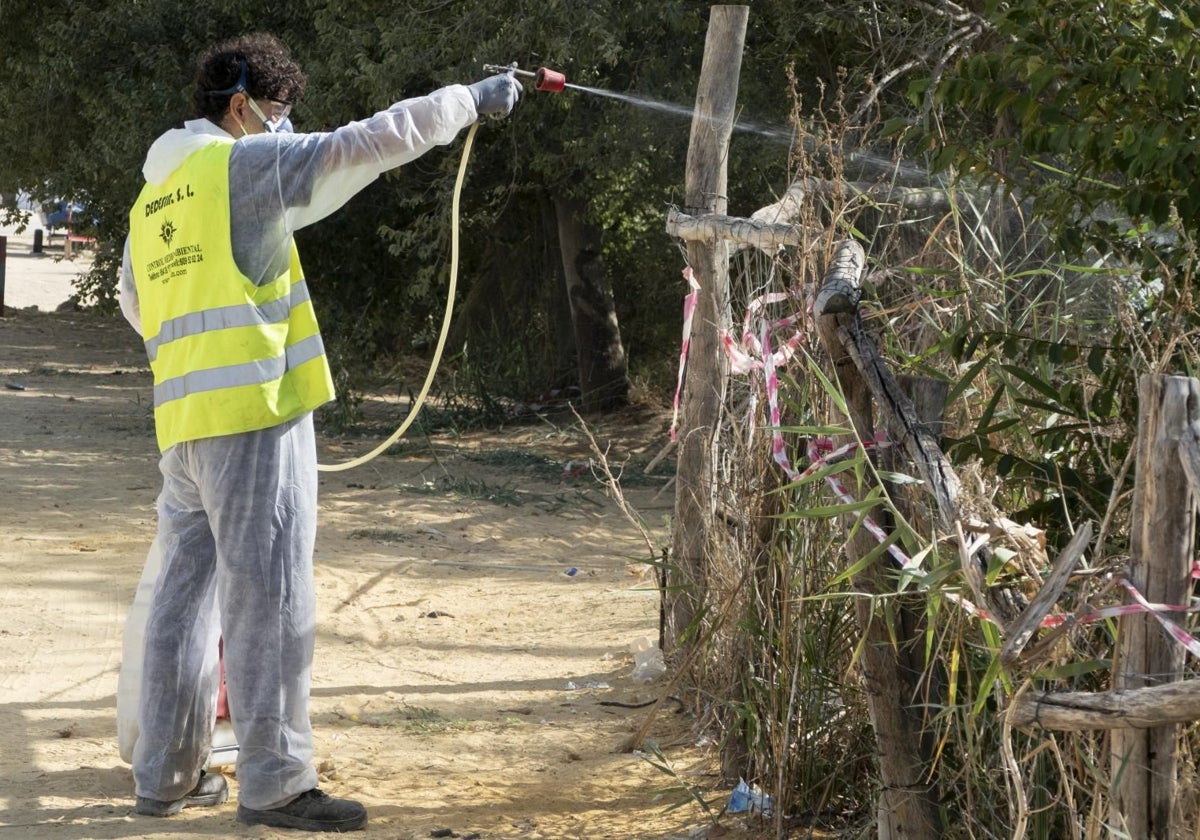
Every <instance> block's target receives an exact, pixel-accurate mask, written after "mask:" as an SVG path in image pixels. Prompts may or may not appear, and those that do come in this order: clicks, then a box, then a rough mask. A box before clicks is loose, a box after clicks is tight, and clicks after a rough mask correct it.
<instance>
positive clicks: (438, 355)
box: [317, 122, 479, 472]
mask: <svg viewBox="0 0 1200 840" xmlns="http://www.w3.org/2000/svg"><path fill="white" fill-rule="evenodd" d="M477 128H479V123H477V122H476V123H472V124H471V130H470V131H468V132H467V140H466V143H464V144H463V152H462V160H461V161H459V164H458V178H457V180H455V182H454V198H453V201H452V202H451V205H450V289H449V291H447V292H446V314H445V316H443V318H442V332H441V334H440V335H438V341H437V348H436V349H435V350H434V351H433V361H432V362H430V363H429V373H428V374H427V375H426V376H425V384H424V385H422V386H421V393H419V394H417V398H416V400H414V401H413V404H412V409H410V410H409V412H408V416H407V417H405V418H404V422H403V423H401V424H400V428H398V429H396V431H394V432H393V433H392V436H391V437H389V438H388V439H387V440H385V441H384V442H383V443H381V444H379V446H376V447H375V448H374V449H372V450H371V451H370V452H368V453H367V454H366V455H360V456H359V457H357V458H353V459H351V460H349V461H345V462H343V463H341V464H318V465H317V469H318V470H320V471H321V472H341V471H342V470H349V469H353V468H354V467H360V466H362V465H363V464H365V463H367V462H368V461H370V460H371V459H373V458H375V457H376V456H377V455H379V454H380V453H381V452H383V451H384V450H385V449H387V448H388V447H389V446H391V445H392V444H393V443H395V442H396V441H398V440H399V439H400V436H401V435H403V434H404V433H405V432H407V431H408V427H409V426H411V425H412V422H413V420H415V419H416V418H417V412H418V411H420V410H421V406H422V405H424V403H425V397H426V396H427V395H428V394H429V388H430V386H431V385H433V377H434V375H435V374H437V369H438V365H439V364H441V361H442V349H443V348H444V347H445V346H446V336H447V335H448V334H449V333H450V316H451V315H452V314H453V312H454V290H455V287H457V286H458V200H459V197H460V196H461V195H462V185H463V178H464V176H465V175H466V173H467V159H468V158H469V157H470V155H471V144H472V143H474V142H475V129H477Z"/></svg>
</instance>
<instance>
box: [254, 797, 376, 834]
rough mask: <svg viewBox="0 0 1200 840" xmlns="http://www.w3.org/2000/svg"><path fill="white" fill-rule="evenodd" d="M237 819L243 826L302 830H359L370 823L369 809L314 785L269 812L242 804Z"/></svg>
mask: <svg viewBox="0 0 1200 840" xmlns="http://www.w3.org/2000/svg"><path fill="white" fill-rule="evenodd" d="M237 821H238V822H240V823H242V824H243V825H269V826H271V827H272V828H298V829H300V830H301V831H357V830H358V829H360V828H363V827H364V826H366V824H367V809H366V808H364V807H363V806H362V804H361V803H358V802H355V801H354V800H352V799H334V798H333V797H331V796H329V795H328V794H325V793H322V792H321V789H320V788H313V789H312V790H308V791H305V792H304V793H302V794H300V795H299V796H297V797H296V798H295V799H293V800H292V801H291V802H289V803H288V804H286V805H284V806H282V807H279V808H271V809H270V810H268V811H255V810H254V809H252V808H247V807H246V806H244V805H239V806H238V810H237Z"/></svg>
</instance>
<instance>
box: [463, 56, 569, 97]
mask: <svg viewBox="0 0 1200 840" xmlns="http://www.w3.org/2000/svg"><path fill="white" fill-rule="evenodd" d="M483 69H484V70H485V71H486V72H488V73H512V74H514V75H516V76H528V77H529V78H531V79H533V89H534V90H544V91H548V92H550V93H562V90H563V88H565V87H566V86H567V77H566V76H564V75H563V74H562V73H559V72H558V71H557V70H551V69H550V68H549V67H541V68H539V69H538V71H537V72H536V73H531V72H530V71H528V70H518V69H517V63H516V62H515V61H514V62H513V63H512V64H485V65H483Z"/></svg>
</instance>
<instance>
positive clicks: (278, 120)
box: [246, 94, 292, 132]
mask: <svg viewBox="0 0 1200 840" xmlns="http://www.w3.org/2000/svg"><path fill="white" fill-rule="evenodd" d="M266 101H267V102H270V103H271V116H269V117H268V116H267V115H266V114H264V113H263V112H262V110H261V109H260V108H259V107H258V103H257V102H255V101H254V97H252V96H250V95H249V94H247V95H246V102H247V103H249V105H250V110H251V111H253V112H254V116H256V117H258V118H259V119H260V120H262V121H263V126H264V127H265V128H266V129H267V131H270V132H276V131H278V130H279V126H280V125H281V124H282V123H283V121H284V120H286V119H287V118H288V114H290V113H292V103H291V102H283V101H282V100H279V99H268V100H266Z"/></svg>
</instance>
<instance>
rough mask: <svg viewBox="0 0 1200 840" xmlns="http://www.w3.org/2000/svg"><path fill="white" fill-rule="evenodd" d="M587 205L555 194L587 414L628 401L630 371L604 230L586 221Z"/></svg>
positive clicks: (584, 408) (581, 387)
mask: <svg viewBox="0 0 1200 840" xmlns="http://www.w3.org/2000/svg"><path fill="white" fill-rule="evenodd" d="M585 209H586V205H585V203H584V202H583V201H582V200H579V199H567V198H556V199H554V210H555V215H556V216H557V218H558V241H559V245H560V246H561V248H562V263H563V275H564V276H565V278H566V284H567V298H568V300H569V301H570V304H571V320H572V323H573V324H574V327H575V352H576V354H577V358H578V360H579V388H580V390H581V391H582V392H583V393H582V400H583V405H582V409H583V412H584V413H585V414H587V413H591V412H597V411H605V410H608V409H613V408H620V407H621V406H623V405H625V404H626V403H627V402H628V400H629V376H628V371H627V370H626V367H625V347H624V346H623V345H622V344H621V329H620V326H619V325H618V324H617V312H616V308H615V307H614V306H613V296H612V285H611V283H609V280H608V275H607V273H606V272H605V270H604V260H603V257H602V256H601V251H600V229H599V228H598V227H596V226H595V225H592V224H588V223H586V222H584V221H583V219H584V211H585Z"/></svg>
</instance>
